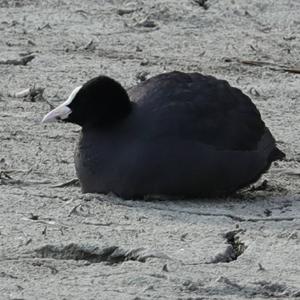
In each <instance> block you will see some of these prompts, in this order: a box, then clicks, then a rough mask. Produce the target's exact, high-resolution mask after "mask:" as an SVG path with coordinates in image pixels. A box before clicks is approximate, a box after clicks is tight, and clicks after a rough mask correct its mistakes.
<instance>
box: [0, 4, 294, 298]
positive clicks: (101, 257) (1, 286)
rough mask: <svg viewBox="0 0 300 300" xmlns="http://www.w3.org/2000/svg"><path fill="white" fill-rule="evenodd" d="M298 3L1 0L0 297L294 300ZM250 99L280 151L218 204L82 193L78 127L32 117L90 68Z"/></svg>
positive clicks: (126, 79)
mask: <svg viewBox="0 0 300 300" xmlns="http://www.w3.org/2000/svg"><path fill="white" fill-rule="evenodd" d="M299 15H300V2H299V1H290V0H282V1H275V0H270V1H269V0H263V1H262V0H253V1H233V0H224V1H218V0H208V1H194V0H183V1H173V0H157V1H152V0H151V1H144V0H130V1H129V0H128V1H127V0H125V1H117V0H99V1H96V0H87V1H78V0H75V1H71V0H54V1H50V0H45V1H37V0H24V1H21V0H10V1H6V0H2V1H1V0H0V36H1V38H0V50H1V51H0V52H1V57H0V145H1V146H0V149H1V151H0V220H1V221H0V299H1V300H2V299H4V300H6V299H7V300H8V299H9V300H13V299H15V300H16V299H24V300H30V299H47V300H50V299H66V300H68V299H72V300H73V299H74V300H77V299H78V300H79V299H120V300H121V299H122V300H123V299H125V300H127V299H129V300H133V299H136V300H137V299H143V300H144V299H185V300H187V299H194V300H195V299H205V300H213V299H218V300H219V299H232V300H240V299H249V298H251V299H262V298H263V299H273V298H279V299H293V298H299V297H300V275H299V274H300V267H299V261H300V232H299V229H300V217H299V216H300V194H299V191H300V177H299V174H300V173H299V170H300V154H299V153H300V135H299V123H300V119H299V116H300V102H299V98H300V96H299V86H300V77H299V76H300V75H299V68H300V66H299V53H300V35H299V32H300V23H299ZM171 70H181V71H189V72H193V71H196V72H203V73H205V74H210V75H214V76H217V77H220V78H224V79H226V80H228V81H229V82H230V83H231V84H232V85H234V86H236V87H239V88H241V89H242V90H243V91H244V92H245V93H247V94H248V95H249V96H250V97H251V98H252V99H253V101H254V102H255V104H256V105H257V107H258V108H259V110H260V112H261V114H262V117H263V119H264V121H265V122H266V124H267V126H268V127H269V128H270V129H271V131H272V133H273V134H274V136H275V137H276V138H277V140H278V146H279V148H280V149H282V150H283V151H284V152H285V153H286V154H287V157H286V159H285V160H284V161H281V162H277V163H276V164H274V165H273V166H272V168H271V169H270V171H269V172H268V173H267V174H265V175H264V176H263V177H262V178H261V180H260V181H259V182H257V183H256V184H255V186H254V187H249V189H247V190H245V191H241V192H239V193H237V194H236V195H233V196H232V197H230V198H227V199H210V200H207V199H201V200H200V199H195V200H188V201H185V200H183V199H177V200H173V201H171V200H167V199H160V198H155V197H152V198H149V199H145V200H140V201H131V200H128V201H124V200H122V199H119V198H117V197H115V196H113V195H82V193H81V192H80V188H79V187H78V184H77V181H76V179H75V177H76V176H75V171H74V164H73V153H74V147H75V143H76V141H77V138H78V134H79V128H78V127H76V126H72V125H66V124H53V125H51V126H45V125H41V124H40V120H41V118H42V116H43V115H44V114H45V113H46V112H48V111H49V109H50V107H52V106H56V105H57V104H58V103H60V102H61V101H62V100H64V99H65V98H66V97H67V96H68V95H69V93H70V91H71V90H72V89H73V88H74V87H75V86H78V85H80V84H82V83H84V82H85V81H86V80H88V79H90V78H91V77H94V76H96V75H99V74H106V75H109V76H111V77H113V78H115V79H117V80H119V81H120V82H122V84H124V85H125V86H126V87H130V86H132V85H134V84H136V83H137V82H139V81H143V80H145V79H147V78H149V77H150V76H153V75H155V74H158V73H161V72H164V71H171Z"/></svg>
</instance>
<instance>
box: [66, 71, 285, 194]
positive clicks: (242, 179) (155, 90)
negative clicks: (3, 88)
mask: <svg viewBox="0 0 300 300" xmlns="http://www.w3.org/2000/svg"><path fill="white" fill-rule="evenodd" d="M84 87H85V88H88V86H83V88H84ZM100 94H101V92H100V89H99V95H100ZM105 95H106V96H107V93H106V92H105ZM128 95H129V99H130V100H131V102H129V106H128V109H127V108H126V112H125V113H124V114H121V113H120V117H118V118H113V119H114V120H113V121H105V122H104V123H101V122H99V124H98V123H97V122H90V123H89V122H86V124H83V123H84V122H83V121H82V122H80V125H82V124H83V125H82V132H81V136H80V140H79V143H78V147H77V150H76V154H75V165H76V171H77V174H78V177H79V180H80V183H81V186H82V190H83V191H84V192H97V193H109V192H113V193H115V194H117V195H120V196H122V197H124V198H131V197H141V196H144V195H151V194H159V195H167V196H181V197H197V196H200V197H208V196H210V197H211V196H223V195H227V194H230V193H232V192H234V191H236V190H238V189H240V188H242V187H245V186H247V185H249V184H251V183H252V182H255V181H256V180H257V179H258V178H259V177H260V175H261V174H262V173H263V172H265V171H266V170H268V168H269V167H270V164H271V163H272V161H274V160H276V159H278V158H281V157H283V153H282V152H281V151H280V150H278V149H277V148H276V145H275V140H274V138H273V137H272V135H271V133H270V131H269V130H268V128H267V127H266V126H265V124H264V122H263V121H262V120H261V117H260V113H259V112H258V110H257V108H256V107H255V105H254V104H253V103H252V102H251V100H250V98H249V97H247V96H246V95H244V94H243V93H242V92H241V91H240V90H239V89H236V88H233V87H231V86H230V85H229V84H228V83H227V82H226V81H223V80H218V79H216V78H214V77H211V76H204V75H201V74H199V73H190V74H187V73H181V72H171V73H165V74H161V75H158V76H155V77H153V78H151V79H149V80H147V81H145V82H142V83H140V84H139V85H137V86H135V87H133V88H131V89H130V90H129V91H128ZM76 97H77V96H76ZM78 97H79V96H78ZM99 97H100V96H99ZM98 101H101V99H99V100H98ZM105 101H108V99H105ZM109 101H112V102H114V101H115V99H110V100H109ZM87 105H88V103H87ZM70 107H71V106H70ZM73 108H74V109H75V103H74V105H73V107H71V109H73ZM114 110H118V103H117V101H116V106H111V107H110V108H109V109H108V110H107V112H106V113H108V114H109V113H111V114H113V113H114ZM124 111H125V110H124ZM117 115H119V114H117ZM99 118H100V119H101V116H99ZM106 118H108V119H110V118H109V117H108V116H107V115H106V114H105V116H103V117H102V119H105V120H106ZM75 123H76V122H75ZM78 123H79V122H78Z"/></svg>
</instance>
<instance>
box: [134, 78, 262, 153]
mask: <svg viewBox="0 0 300 300" xmlns="http://www.w3.org/2000/svg"><path fill="white" fill-rule="evenodd" d="M128 94H129V96H130V98H131V100H132V101H133V102H136V103H137V107H138V110H139V115H140V117H141V118H143V119H144V122H143V124H145V126H144V127H145V131H144V135H145V137H146V138H149V139H151V138H154V139H158V138H160V137H161V138H164V139H165V138H169V139H171V138H174V139H189V140H195V141H199V142H202V143H206V144H209V145H212V146H214V147H216V148H218V149H227V150H255V149H256V148H257V145H258V143H259V141H260V139H261V137H262V136H263V134H264V131H265V125H264V122H263V121H262V120H261V116H260V113H259V111H258V110H257V108H256V107H255V105H254V104H253V103H252V101H251V99H250V98H249V97H248V96H246V95H245V94H243V93H242V92H241V91H240V90H239V89H237V88H233V87H231V86H230V85H229V84H228V82H226V81H224V80H218V79H216V78H214V77H212V76H204V75H201V74H199V73H190V74H186V73H181V72H172V73H166V74H161V75H158V76H155V77H153V78H151V79H149V80H147V81H145V82H142V83H140V84H139V85H137V86H136V87H134V88H132V89H130V90H129V91H128Z"/></svg>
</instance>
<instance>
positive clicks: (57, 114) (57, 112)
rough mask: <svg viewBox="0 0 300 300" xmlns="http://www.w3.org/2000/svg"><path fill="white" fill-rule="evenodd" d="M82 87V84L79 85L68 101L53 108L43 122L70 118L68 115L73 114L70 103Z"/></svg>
mask: <svg viewBox="0 0 300 300" xmlns="http://www.w3.org/2000/svg"><path fill="white" fill-rule="evenodd" d="M80 89H81V86H78V87H77V88H75V89H74V90H73V92H72V93H71V95H70V96H69V98H68V99H67V101H65V102H64V103H62V104H61V105H59V106H57V107H56V108H54V109H53V110H51V111H50V112H49V113H47V114H46V116H45V117H44V118H43V120H42V123H49V122H55V121H57V120H65V119H67V118H68V116H69V115H70V114H71V112H72V110H71V108H70V107H68V105H69V104H70V103H71V102H72V101H73V99H74V98H75V96H76V94H77V93H78V91H79V90H80Z"/></svg>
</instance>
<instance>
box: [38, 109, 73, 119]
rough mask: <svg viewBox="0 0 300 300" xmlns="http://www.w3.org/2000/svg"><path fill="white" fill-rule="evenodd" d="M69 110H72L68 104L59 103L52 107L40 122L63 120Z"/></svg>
mask: <svg viewBox="0 0 300 300" xmlns="http://www.w3.org/2000/svg"><path fill="white" fill-rule="evenodd" d="M71 112H72V110H71V108H69V107H68V106H65V105H59V106H58V107H56V108H54V109H53V110H51V111H50V112H49V113H47V114H46V116H45V117H44V118H43V120H42V123H50V122H55V121H57V120H64V119H66V118H67V117H68V116H69V114H70V113H71Z"/></svg>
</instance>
